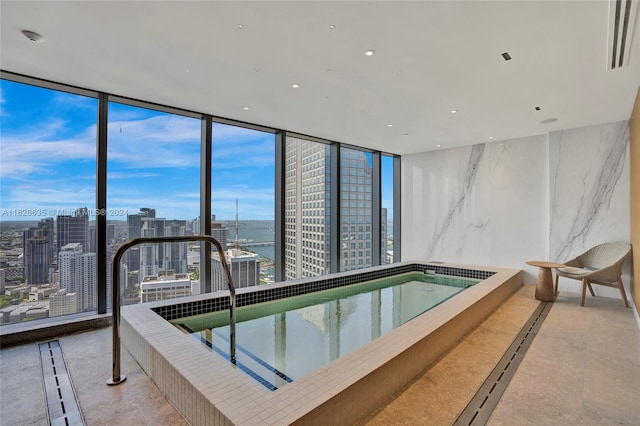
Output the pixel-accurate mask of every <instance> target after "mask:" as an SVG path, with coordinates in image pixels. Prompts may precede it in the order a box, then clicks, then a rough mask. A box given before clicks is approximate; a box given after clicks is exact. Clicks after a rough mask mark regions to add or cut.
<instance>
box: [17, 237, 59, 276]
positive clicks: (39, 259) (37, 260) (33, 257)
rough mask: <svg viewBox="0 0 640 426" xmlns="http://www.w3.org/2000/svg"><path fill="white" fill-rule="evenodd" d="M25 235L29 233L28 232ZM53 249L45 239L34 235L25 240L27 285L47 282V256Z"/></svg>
mask: <svg viewBox="0 0 640 426" xmlns="http://www.w3.org/2000/svg"><path fill="white" fill-rule="evenodd" d="M24 233H25V234H27V233H31V232H30V231H29V230H27V231H24ZM52 249H53V247H51V245H50V244H49V241H48V239H47V237H45V236H39V235H34V236H31V237H28V238H25V242H24V268H25V273H26V277H25V278H26V282H27V284H44V283H47V282H49V264H50V262H49V255H50V251H51V250H52Z"/></svg>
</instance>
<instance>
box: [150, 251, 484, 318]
mask: <svg viewBox="0 0 640 426" xmlns="http://www.w3.org/2000/svg"><path fill="white" fill-rule="evenodd" d="M406 272H423V273H435V274H436V275H446V276H452V277H462V278H473V279H478V280H485V279H487V278H489V277H490V276H492V275H494V274H495V272H493V271H481V270H476V269H464V268H457V267H451V266H443V265H438V264H433V263H425V264H419V263H412V264H405V265H399V266H392V267H388V268H384V269H378V270H373V271H367V272H354V273H352V274H348V275H343V274H340V276H334V277H327V278H319V279H316V280H312V281H305V282H301V283H298V282H292V283H290V284H288V283H283V284H281V285H277V286H262V287H258V288H256V289H255V290H253V289H252V291H250V292H243V293H238V294H236V306H237V307H241V306H248V305H253V304H256V303H262V302H269V301H272V300H277V299H283V298H285V297H291V296H299V295H302V294H307V293H313V292H316V291H322V290H329V289H332V288H337V287H343V286H347V285H351V284H356V283H360V282H365V281H371V280H375V279H379V278H386V277H389V276H392V275H399V274H403V273H406ZM151 309H152V310H153V311H154V312H155V313H156V314H158V315H160V316H161V317H162V318H164V319H165V320H168V321H169V320H173V319H176V318H183V317H187V316H192V315H200V314H205V313H209V312H216V311H222V310H225V309H229V297H228V296H218V297H212V298H209V299H205V300H197V301H189V302H183V303H175V304H172V305H166V306H157V307H153V308H151Z"/></svg>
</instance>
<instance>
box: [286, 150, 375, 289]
mask: <svg viewBox="0 0 640 426" xmlns="http://www.w3.org/2000/svg"><path fill="white" fill-rule="evenodd" d="M330 173H331V156H330V148H329V145H325V144H321V143H317V142H311V141H306V140H303V139H295V138H287V144H286V148H285V278H286V279H294V278H302V277H312V276H317V275H324V274H328V273H329V272H330V259H331V254H330V242H331V238H338V239H339V247H340V253H339V256H340V271H350V270H354V269H361V268H365V267H368V266H371V265H372V259H373V256H372V244H373V241H372V235H373V234H372V232H373V225H372V167H371V159H370V156H369V154H367V153H365V152H363V151H359V150H355V149H350V148H342V149H341V151H340V182H339V185H340V218H339V219H338V220H339V221H340V228H339V229H340V233H339V235H337V236H335V237H334V236H332V235H331V234H330V223H329V217H330V206H331V202H330V189H331V188H330V183H331V182H332V179H334V178H333V177H332V176H331V175H330ZM381 214H382V215H383V216H384V217H382V218H381V222H382V228H383V229H382V233H383V235H384V238H383V240H382V241H383V246H384V242H386V211H382V212H381ZM384 253H385V249H384V247H383V248H382V249H381V255H383V254H384ZM385 259H386V256H383V260H382V262H383V263H384V262H385Z"/></svg>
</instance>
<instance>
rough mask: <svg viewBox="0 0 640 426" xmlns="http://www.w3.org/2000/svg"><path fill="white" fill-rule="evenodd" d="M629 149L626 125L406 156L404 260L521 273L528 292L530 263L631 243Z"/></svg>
mask: <svg viewBox="0 0 640 426" xmlns="http://www.w3.org/2000/svg"><path fill="white" fill-rule="evenodd" d="M628 145H629V127H628V122H626V121H625V122H620V123H611V124H605V125H598V126H590V127H584V128H579V129H571V130H565V131H562V132H552V133H549V134H544V135H538V136H532V137H527V138H520V139H513V140H507V141H499V142H491V143H485V144H479V145H474V146H473V147H464V148H456V149H453V150H441V151H431V152H426V153H421V154H415V155H405V156H403V157H402V172H401V173H402V258H403V260H413V259H426V260H442V261H447V262H454V263H467V264H477V265H489V266H505V267H514V268H520V269H523V270H524V271H525V282H527V283H534V282H535V278H536V275H537V269H536V268H534V267H530V266H528V265H526V263H525V262H526V261H527V260H559V261H564V260H567V259H568V258H570V257H573V256H575V255H577V254H579V253H581V252H582V251H584V250H585V249H586V248H588V247H591V246H593V245H595V244H597V243H599V242H604V241H629V238H630V223H629V157H628ZM627 281H628V279H627ZM565 282H566V284H565ZM597 287H598V289H602V290H605V291H606V290H608V291H609V292H611V291H613V294H614V295H615V292H616V290H615V289H606V288H603V287H601V286H597ZM561 289H563V290H570V291H579V283H578V282H577V281H576V282H572V281H570V280H561ZM601 294H603V293H602V292H601Z"/></svg>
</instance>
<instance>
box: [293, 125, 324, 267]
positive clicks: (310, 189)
mask: <svg viewBox="0 0 640 426" xmlns="http://www.w3.org/2000/svg"><path fill="white" fill-rule="evenodd" d="M284 169H285V182H284V192H285V206H284V211H285V214H284V217H285V226H284V228H285V236H284V239H285V278H286V279H294V278H302V277H314V276H317V275H324V274H328V273H329V272H331V270H330V268H331V265H330V256H331V244H330V242H331V229H330V222H329V217H330V209H331V205H330V202H331V199H330V195H331V194H330V191H331V155H330V146H329V145H328V144H324V143H319V142H312V141H309V140H305V139H299V138H294V137H287V139H286V143H285V166H284Z"/></svg>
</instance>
